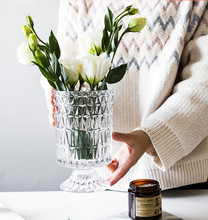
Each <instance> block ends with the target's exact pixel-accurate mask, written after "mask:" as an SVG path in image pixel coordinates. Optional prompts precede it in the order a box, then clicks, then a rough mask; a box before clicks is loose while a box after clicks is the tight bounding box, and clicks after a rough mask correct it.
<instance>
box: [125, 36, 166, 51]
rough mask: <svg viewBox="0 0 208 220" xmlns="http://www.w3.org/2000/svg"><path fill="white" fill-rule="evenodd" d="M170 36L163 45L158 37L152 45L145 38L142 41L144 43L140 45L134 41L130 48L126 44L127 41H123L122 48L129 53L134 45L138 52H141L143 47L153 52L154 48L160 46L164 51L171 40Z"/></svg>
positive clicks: (129, 45)
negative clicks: (145, 46)
mask: <svg viewBox="0 0 208 220" xmlns="http://www.w3.org/2000/svg"><path fill="white" fill-rule="evenodd" d="M169 38H170V36H168V38H167V39H166V40H165V42H164V44H163V43H162V41H161V39H160V37H159V36H157V37H156V38H155V40H154V41H153V42H152V44H151V43H149V42H148V41H147V39H146V38H144V40H143V41H142V43H141V44H140V45H138V44H137V42H136V41H135V40H134V39H133V40H132V42H131V43H130V44H128V46H127V45H126V44H125V41H122V46H123V47H124V49H125V51H126V52H127V53H128V52H129V50H130V48H131V47H132V46H133V45H134V46H135V47H136V49H137V51H138V52H139V51H140V48H142V47H143V45H147V48H148V50H152V48H153V47H154V46H155V45H156V44H158V45H159V46H160V49H161V50H162V49H163V47H164V46H165V44H166V43H167V41H168V40H169Z"/></svg>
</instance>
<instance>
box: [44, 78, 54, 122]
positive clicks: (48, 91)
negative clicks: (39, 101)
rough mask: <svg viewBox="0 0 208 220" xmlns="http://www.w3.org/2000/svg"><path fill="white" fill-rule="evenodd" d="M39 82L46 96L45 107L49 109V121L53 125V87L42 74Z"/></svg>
mask: <svg viewBox="0 0 208 220" xmlns="http://www.w3.org/2000/svg"><path fill="white" fill-rule="evenodd" d="M40 82H41V85H42V87H43V89H44V92H45V98H46V102H47V107H48V110H49V122H50V124H51V125H52V126H54V125H55V121H54V112H55V107H54V105H53V88H52V87H51V86H50V85H49V83H48V82H47V80H46V79H45V78H44V77H43V76H41V79H40Z"/></svg>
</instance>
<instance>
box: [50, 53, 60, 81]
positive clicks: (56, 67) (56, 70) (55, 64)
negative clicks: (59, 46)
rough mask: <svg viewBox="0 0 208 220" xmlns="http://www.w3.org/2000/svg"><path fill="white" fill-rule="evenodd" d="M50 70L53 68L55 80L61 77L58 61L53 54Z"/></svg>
mask: <svg viewBox="0 0 208 220" xmlns="http://www.w3.org/2000/svg"><path fill="white" fill-rule="evenodd" d="M52 68H53V71H54V73H55V76H56V78H57V79H58V78H59V77H60V75H61V67H60V64H59V62H58V59H57V57H56V55H55V53H53V55H52Z"/></svg>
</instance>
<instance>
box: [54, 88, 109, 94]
mask: <svg viewBox="0 0 208 220" xmlns="http://www.w3.org/2000/svg"><path fill="white" fill-rule="evenodd" d="M103 92H106V93H107V92H108V93H112V92H113V89H107V90H96V91H90V90H87V91H59V90H55V89H54V90H53V93H62V94H64V93H66V94H80V93H81V94H89V93H91V94H97V93H103Z"/></svg>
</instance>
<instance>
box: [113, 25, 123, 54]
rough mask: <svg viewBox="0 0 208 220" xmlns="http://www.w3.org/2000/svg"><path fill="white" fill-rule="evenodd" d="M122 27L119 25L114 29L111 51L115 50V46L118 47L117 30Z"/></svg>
mask: <svg viewBox="0 0 208 220" xmlns="http://www.w3.org/2000/svg"><path fill="white" fill-rule="evenodd" d="M121 28H122V25H119V26H118V27H117V28H116V31H115V35H114V40H113V45H112V50H113V51H116V49H117V47H118V42H119V40H118V36H119V31H120V30H121Z"/></svg>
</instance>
